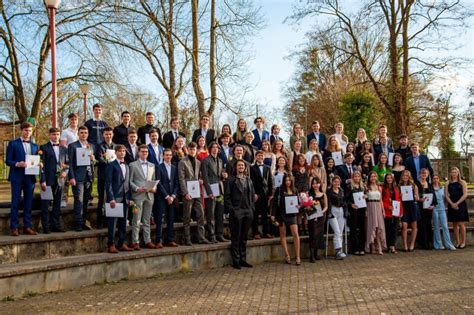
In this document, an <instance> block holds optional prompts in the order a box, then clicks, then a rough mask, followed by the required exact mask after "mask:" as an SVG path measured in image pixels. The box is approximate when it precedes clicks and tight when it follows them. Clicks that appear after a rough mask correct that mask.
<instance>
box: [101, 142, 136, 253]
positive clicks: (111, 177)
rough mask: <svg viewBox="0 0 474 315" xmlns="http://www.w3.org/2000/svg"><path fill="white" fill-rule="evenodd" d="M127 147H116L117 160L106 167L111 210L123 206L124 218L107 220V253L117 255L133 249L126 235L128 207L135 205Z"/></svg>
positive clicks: (106, 182)
mask: <svg viewBox="0 0 474 315" xmlns="http://www.w3.org/2000/svg"><path fill="white" fill-rule="evenodd" d="M125 152H126V151H125V147H124V146H123V145H121V144H118V145H116V146H115V155H116V156H117V158H116V159H115V160H114V161H112V162H110V163H107V165H106V166H105V189H106V192H107V202H108V203H110V207H111V208H115V206H116V205H117V203H122V204H123V216H122V217H117V218H115V217H108V218H107V228H108V236H107V251H108V252H109V253H111V254H116V253H118V252H119V251H122V252H130V251H132V250H133V249H131V248H130V247H128V246H127V244H126V243H125V233H126V228H127V212H128V206H132V205H133V201H131V200H132V196H131V190H130V184H129V178H130V170H129V168H128V165H127V164H126V163H125V160H124V159H125ZM116 229H118V243H117V247H115V230H116Z"/></svg>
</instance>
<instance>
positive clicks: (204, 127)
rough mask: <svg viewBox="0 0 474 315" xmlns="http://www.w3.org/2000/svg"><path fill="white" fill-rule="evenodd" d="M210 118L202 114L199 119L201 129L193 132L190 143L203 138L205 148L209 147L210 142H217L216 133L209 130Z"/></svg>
mask: <svg viewBox="0 0 474 315" xmlns="http://www.w3.org/2000/svg"><path fill="white" fill-rule="evenodd" d="M210 120H211V119H210V117H209V115H208V114H204V115H202V117H201V120H200V124H201V128H199V129H196V130H194V133H193V138H192V141H193V142H196V143H197V138H198V137H199V136H203V137H204V138H205V139H206V146H209V145H210V144H211V142H215V141H217V136H216V131H215V130H214V129H210V128H209V121H210Z"/></svg>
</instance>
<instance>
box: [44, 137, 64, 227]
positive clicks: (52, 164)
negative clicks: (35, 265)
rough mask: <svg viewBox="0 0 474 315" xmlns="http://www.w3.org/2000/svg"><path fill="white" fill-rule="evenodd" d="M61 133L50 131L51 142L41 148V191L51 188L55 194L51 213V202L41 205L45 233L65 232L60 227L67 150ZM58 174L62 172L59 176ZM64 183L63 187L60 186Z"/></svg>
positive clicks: (47, 201)
mask: <svg viewBox="0 0 474 315" xmlns="http://www.w3.org/2000/svg"><path fill="white" fill-rule="evenodd" d="M60 137H61V131H60V130H59V128H50V129H49V141H48V142H47V143H45V144H43V145H42V146H41V147H40V150H41V151H42V152H43V167H42V168H41V190H43V191H46V187H47V186H50V187H51V190H52V192H53V201H52V204H53V208H52V211H51V213H50V212H49V207H50V205H51V201H50V200H43V201H42V203H41V226H42V227H43V233H45V234H49V233H50V232H64V231H63V230H62V229H61V227H60V222H59V217H60V214H61V194H62V192H63V187H64V182H65V181H66V177H67V170H66V162H67V149H66V148H65V147H64V146H61V145H60V144H59V138H60ZM58 172H61V173H59V174H58ZM59 182H62V185H59Z"/></svg>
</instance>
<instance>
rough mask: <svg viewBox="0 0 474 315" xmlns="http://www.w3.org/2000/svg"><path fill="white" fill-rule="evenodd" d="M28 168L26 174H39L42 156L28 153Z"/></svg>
mask: <svg viewBox="0 0 474 315" xmlns="http://www.w3.org/2000/svg"><path fill="white" fill-rule="evenodd" d="M25 162H26V168H25V175H39V173H40V167H39V165H40V156H39V155H30V154H27V155H26V157H25Z"/></svg>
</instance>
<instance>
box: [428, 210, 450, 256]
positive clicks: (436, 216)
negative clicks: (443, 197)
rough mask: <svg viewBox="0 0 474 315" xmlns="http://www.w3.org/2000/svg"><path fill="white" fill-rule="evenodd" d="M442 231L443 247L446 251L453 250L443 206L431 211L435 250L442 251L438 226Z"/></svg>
mask: <svg viewBox="0 0 474 315" xmlns="http://www.w3.org/2000/svg"><path fill="white" fill-rule="evenodd" d="M440 225H441V228H442V229H443V239H444V246H445V247H446V248H448V249H453V248H454V244H453V242H452V241H451V236H450V235H449V228H448V217H447V215H446V209H445V208H444V205H442V206H441V207H439V208H438V207H436V208H435V209H434V210H433V227H434V248H435V249H442V248H443V243H442V242H441V235H440V232H439V226H440Z"/></svg>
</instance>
